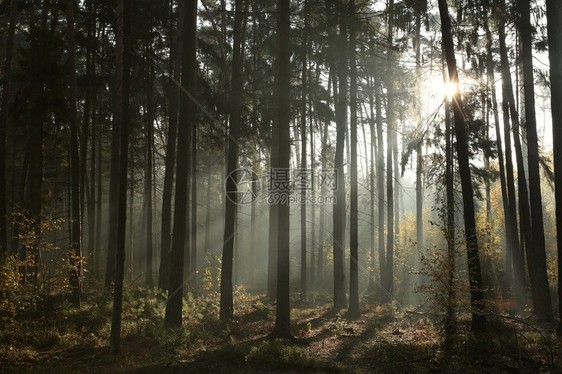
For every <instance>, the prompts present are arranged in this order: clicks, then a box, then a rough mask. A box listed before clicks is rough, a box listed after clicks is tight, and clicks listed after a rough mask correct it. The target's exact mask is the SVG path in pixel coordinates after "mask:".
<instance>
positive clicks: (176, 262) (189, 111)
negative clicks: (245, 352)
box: [164, 0, 197, 328]
mask: <svg viewBox="0 0 562 374" xmlns="http://www.w3.org/2000/svg"><path fill="white" fill-rule="evenodd" d="M182 5H183V12H184V23H183V30H182V33H183V38H184V39H183V47H182V68H181V85H182V87H183V90H185V92H182V95H181V100H180V108H179V117H178V135H177V137H178V138H177V140H178V148H177V162H176V186H175V187H176V193H175V200H174V228H173V232H174V234H173V236H172V250H171V253H170V280H169V284H168V300H167V303H166V315H165V321H164V322H165V325H166V326H168V327H175V328H177V327H181V324H182V300H183V288H184V279H183V275H184V257H186V256H185V254H184V252H185V245H186V230H187V227H188V209H187V200H188V191H189V179H188V177H189V176H188V173H187V169H188V164H189V162H190V160H189V144H190V142H191V139H190V134H191V127H192V126H194V125H195V124H194V119H195V113H194V112H195V105H194V103H193V101H192V100H191V99H190V95H192V94H193V92H194V90H195V78H196V73H197V60H196V45H195V43H196V26H197V0H183V4H182ZM187 257H188V258H189V255H188V256H187ZM188 269H189V267H188Z"/></svg>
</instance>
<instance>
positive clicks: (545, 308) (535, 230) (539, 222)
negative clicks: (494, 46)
mask: <svg viewBox="0 0 562 374" xmlns="http://www.w3.org/2000/svg"><path fill="white" fill-rule="evenodd" d="M517 4H518V7H519V12H520V14H521V20H520V21H519V22H520V23H519V32H520V35H521V47H522V48H521V62H522V66H523V79H524V82H523V90H524V95H525V126H526V129H527V149H528V157H529V160H528V163H529V203H530V204H529V205H530V207H531V235H532V238H533V245H532V247H530V248H527V251H530V252H531V253H532V256H529V260H531V261H532V262H530V263H529V266H530V267H532V268H534V270H535V273H536V274H535V286H536V287H535V288H534V290H535V293H534V294H533V298H534V299H536V305H535V309H534V313H535V314H536V315H537V317H538V319H539V321H542V322H550V321H553V320H554V314H553V312H552V301H551V299H550V290H549V286H548V277H547V274H546V249H545V238H544V224H543V210H542V209H543V208H542V196H541V178H540V169H539V148H538V138H537V119H536V113H535V84H534V77H533V40H532V35H531V2H530V0H518V2H517Z"/></svg>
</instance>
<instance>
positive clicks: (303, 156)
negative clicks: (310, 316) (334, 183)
mask: <svg viewBox="0 0 562 374" xmlns="http://www.w3.org/2000/svg"><path fill="white" fill-rule="evenodd" d="M307 4H308V1H307V0H304V28H303V37H302V39H303V41H302V83H301V164H300V167H301V169H302V173H304V174H302V175H308V171H307V170H306V165H307V159H306V130H307V121H306V90H307V82H306V77H307V73H308V69H307V62H306V61H307V56H306V50H307V47H308V42H307V37H308V33H309V30H308V5H307ZM311 139H312V135H311ZM306 182H307V181H306V180H305V181H304V183H306ZM304 183H303V185H301V186H300V194H301V204H300V205H301V217H300V218H301V285H300V286H301V297H302V298H303V300H306V294H307V268H306V267H307V261H306V256H307V254H306V202H305V199H306V189H307V186H306V185H304ZM311 262H312V261H311Z"/></svg>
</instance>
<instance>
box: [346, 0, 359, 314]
mask: <svg viewBox="0 0 562 374" xmlns="http://www.w3.org/2000/svg"><path fill="white" fill-rule="evenodd" d="M349 17H350V20H351V22H350V25H349V51H350V55H349V96H350V106H349V110H350V111H351V118H350V125H351V131H350V143H351V165H350V166H351V170H350V174H351V194H350V198H349V204H350V205H349V208H350V218H349V246H350V255H349V309H348V317H349V318H357V317H358V316H359V314H360V311H359V263H358V261H359V232H358V227H357V226H358V224H359V206H358V198H357V195H358V181H357V168H358V165H357V61H356V52H355V45H356V30H355V0H350V2H349Z"/></svg>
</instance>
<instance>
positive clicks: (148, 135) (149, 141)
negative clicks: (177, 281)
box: [131, 47, 154, 288]
mask: <svg viewBox="0 0 562 374" xmlns="http://www.w3.org/2000/svg"><path fill="white" fill-rule="evenodd" d="M147 49H148V53H149V54H150V53H151V51H150V47H149V48H147ZM148 58H149V57H148V56H147V57H146V62H147V72H146V74H147V77H146V112H145V116H146V118H145V138H144V139H145V144H144V146H145V163H144V167H145V169H144V219H145V221H144V222H145V230H146V231H145V235H146V237H145V240H146V243H145V245H146V258H145V259H146V262H145V284H146V287H148V288H152V287H154V281H153V276H152V256H153V241H152V240H153V239H152V228H153V223H152V219H153V217H152V147H153V141H154V140H153V139H154V135H153V132H154V124H153V120H154V113H153V111H154V109H153V99H152V85H153V80H152V74H153V71H152V66H151V65H150V64H149V61H148ZM131 218H132V217H131Z"/></svg>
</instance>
